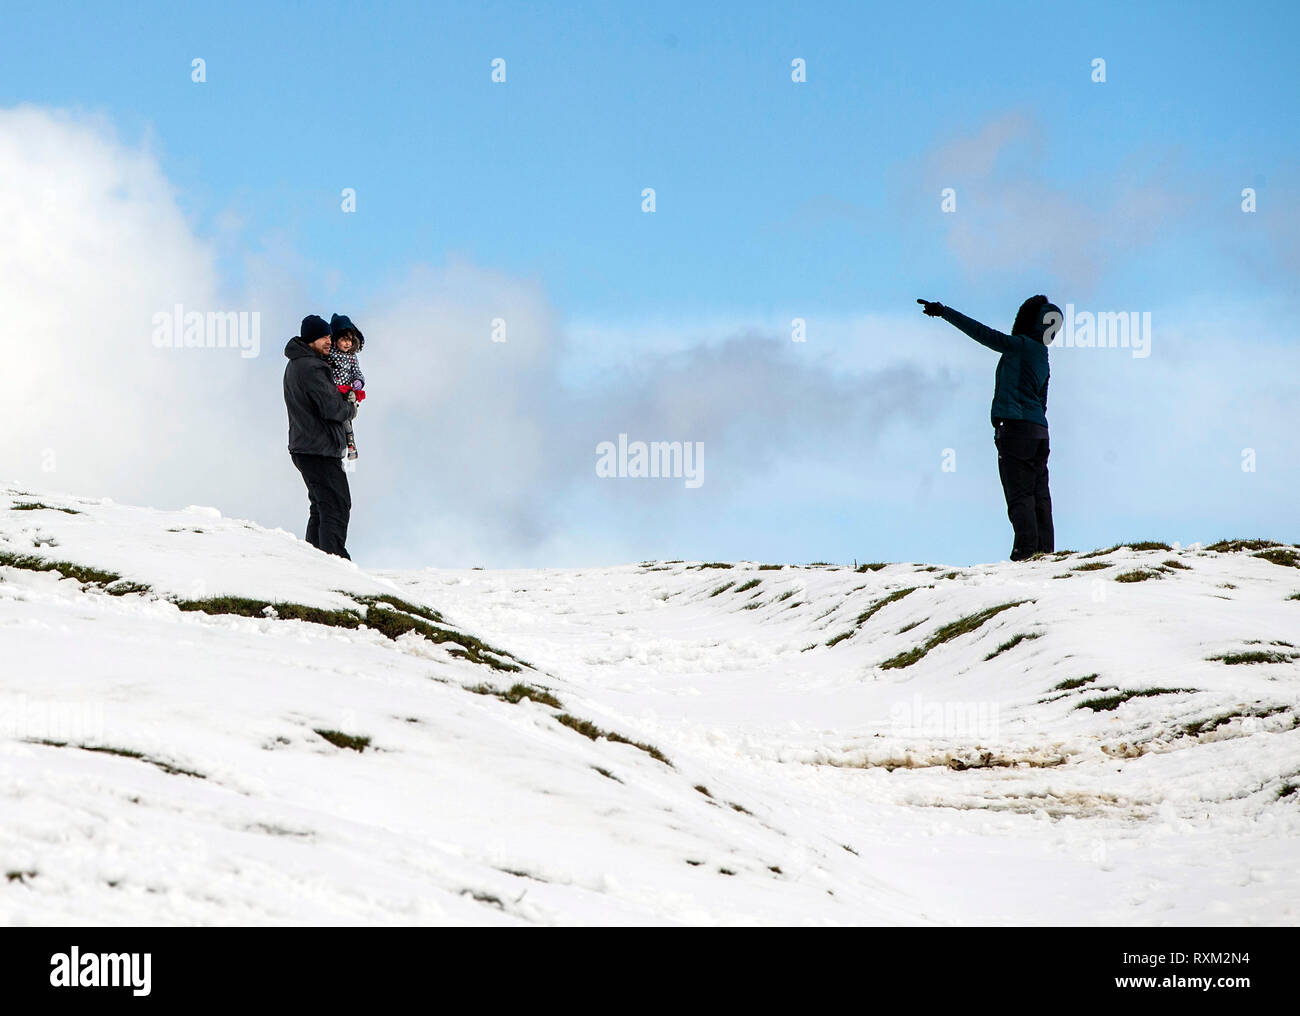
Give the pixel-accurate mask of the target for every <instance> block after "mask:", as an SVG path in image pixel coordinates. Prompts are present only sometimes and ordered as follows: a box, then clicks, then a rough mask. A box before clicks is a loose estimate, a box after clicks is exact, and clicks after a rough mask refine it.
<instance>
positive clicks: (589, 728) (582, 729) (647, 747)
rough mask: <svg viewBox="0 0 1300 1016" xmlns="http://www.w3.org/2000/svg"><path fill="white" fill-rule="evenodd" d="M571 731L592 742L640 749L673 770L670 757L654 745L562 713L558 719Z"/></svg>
mask: <svg viewBox="0 0 1300 1016" xmlns="http://www.w3.org/2000/svg"><path fill="white" fill-rule="evenodd" d="M556 719H558V720H559V721H560V722H561V723H563V724H564V725H565V726H566V727H568V728H569V729H570V730H576V731H577V732H578V733H579V734H581V735H582V736H583V737H585V738H588V739H589V740H592V741H599V740H600V739H601V738H604V739H605V740H606V741H613V742H614V743H616V744H630V745H631V746H632V747H633V748H640V749H641V750H642V751H643V752H645V753H646V754H647V755H649V756H650V757H651V758H652V759H655V760H656V761H658V762H662V763H663V764H664V765H666V766H668V767H669V768H672V765H673V764H672V763H671V762H669V761H668V757H667V756H666V755H665V754H664V753H663V752H661V751H660V750H659V749H658V748H656V747H655V746H654V745H652V744H643V743H641V742H640V741H633V740H632V739H631V738H628V737H624V736H623V735H622V734H615V733H613V732H612V731H609V730H601V729H600V728H599V727H598V726H596V725H595V724H594V723H592V722H591V721H590V720H580V719H578V718H577V717H576V716H570V715H569V714H568V713H561V714H560V715H559V716H557V717H556Z"/></svg>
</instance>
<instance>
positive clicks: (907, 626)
mask: <svg viewBox="0 0 1300 1016" xmlns="http://www.w3.org/2000/svg"><path fill="white" fill-rule="evenodd" d="M928 620H930V619H929V618H928V617H923V618H921V620H919V621H913V622H912V623H911V624H905V625H903V627H901V628H899V629H898V631H897V632H896V633H895V634H898V635H906V634H907V633H908V632H909V631H911V630H912V629H913V628H916V627H918V626H920V625H923V624H925V622H926V621H928Z"/></svg>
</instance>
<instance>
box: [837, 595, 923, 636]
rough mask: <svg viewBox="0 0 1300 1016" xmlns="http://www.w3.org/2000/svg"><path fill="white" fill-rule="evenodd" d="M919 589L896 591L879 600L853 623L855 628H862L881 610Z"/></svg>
mask: <svg viewBox="0 0 1300 1016" xmlns="http://www.w3.org/2000/svg"><path fill="white" fill-rule="evenodd" d="M918 588H919V587H917V586H908V587H907V588H905V589H895V590H894V591H893V592H892V593H890V594H889V595H888V596H886V597H883V598H882V599H879V600H877V601H876V602H875V603H873V604H871V605H870V606H869V607H867V609H866V610H864V611H863V612H862V613H861V614H859V615H858V616H857V617H856V618H855V619H854V621H853V624H854V626H855V627H857V628H861V627H862V626H863V625H864V624H866V623H867V622H868V621H870V620H871V619H872V618H873V617H875V616H876V614H877V613H879V612H880V610H882V609H883V608H885V607H888V606H889V605H890V604H891V603H897V602H898V601H899V600H901V599H902V598H903V597H904V596H907V595H908V594H909V593H914V592H916V590H917V589H918Z"/></svg>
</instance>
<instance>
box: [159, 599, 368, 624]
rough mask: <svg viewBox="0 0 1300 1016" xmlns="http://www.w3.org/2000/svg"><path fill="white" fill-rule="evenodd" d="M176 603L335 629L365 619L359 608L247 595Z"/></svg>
mask: <svg viewBox="0 0 1300 1016" xmlns="http://www.w3.org/2000/svg"><path fill="white" fill-rule="evenodd" d="M174 602H175V603H176V606H177V607H179V608H180V609H181V610H184V611H189V612H201V613H204V614H235V615H238V616H239V617H259V618H264V619H272V620H281V621H306V622H308V623H310V624H323V625H328V626H329V627H331V628H356V627H358V626H360V624H361V622H362V617H361V614H360V613H358V612H357V611H355V610H331V609H329V608H326V607H309V606H307V605H306V604H305V603H281V602H272V601H270V600H259V599H253V598H251V597H247V596H209V597H207V598H205V599H202V600H176V601H174Z"/></svg>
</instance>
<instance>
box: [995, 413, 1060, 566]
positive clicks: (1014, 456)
mask: <svg viewBox="0 0 1300 1016" xmlns="http://www.w3.org/2000/svg"><path fill="white" fill-rule="evenodd" d="M993 427H994V429H993V442H994V444H996V445H997V449H998V475H999V476H1000V477H1001V478H1002V493H1003V494H1005V495H1006V498H1007V518H1009V519H1010V520H1011V527H1012V528H1013V529H1014V530H1015V532H1016V536H1015V544H1014V545H1013V546H1012V548H1011V560H1013V561H1023V560H1024V559H1025V558H1027V557H1032V556H1033V555H1034V554H1036V553H1038V552H1040V551H1051V550H1054V549H1055V543H1054V541H1055V534H1054V533H1053V531H1052V494H1051V492H1050V491H1049V490H1048V489H1047V455H1048V452H1049V450H1050V449H1049V446H1048V439H1047V428H1046V427H1042V426H1040V425H1038V424H1036V423H1030V422H1029V421H1028V420H999V421H997V422H995V423H994V425H993Z"/></svg>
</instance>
